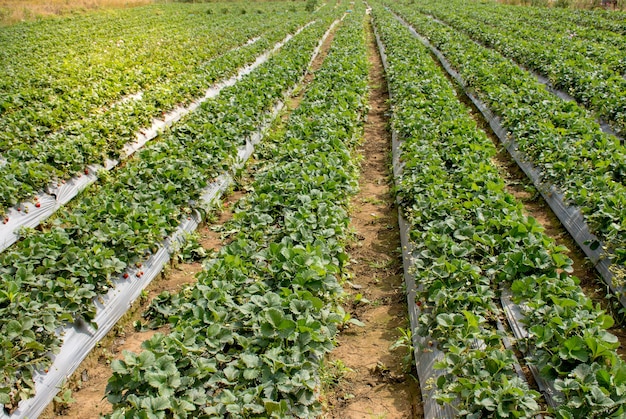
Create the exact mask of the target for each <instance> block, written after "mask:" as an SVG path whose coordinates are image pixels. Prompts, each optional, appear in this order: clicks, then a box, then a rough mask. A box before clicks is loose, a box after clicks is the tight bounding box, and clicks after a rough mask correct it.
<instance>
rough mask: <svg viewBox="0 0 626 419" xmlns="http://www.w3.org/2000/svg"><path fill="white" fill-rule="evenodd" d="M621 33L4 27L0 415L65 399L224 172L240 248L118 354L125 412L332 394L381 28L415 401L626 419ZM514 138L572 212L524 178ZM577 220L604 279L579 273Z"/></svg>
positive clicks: (411, 14)
mask: <svg viewBox="0 0 626 419" xmlns="http://www.w3.org/2000/svg"><path fill="white" fill-rule="evenodd" d="M312 6H315V7H312ZM625 38H626V17H625V16H624V15H622V14H620V13H618V12H615V13H608V12H606V11H599V12H590V11H571V10H561V9H540V8H533V7H511V6H504V5H498V4H496V3H485V2H477V1H466V2H461V1H457V0H454V1H452V2H445V3H442V2H435V1H431V0H411V1H401V2H390V1H386V0H376V1H373V2H371V3H369V4H366V3H362V2H351V3H346V2H329V3H319V4H316V3H315V2H307V3H305V2H280V1H276V2H274V1H265V2H254V3H248V2H245V3H244V2H241V3H240V2H224V3H206V4H185V3H174V4H171V3H170V4H158V5H157V4H155V5H151V6H144V7H137V8H132V9H125V10H117V11H101V12H97V13H90V14H85V15H76V16H71V17H66V18H59V19H47V20H41V21H37V22H30V23H19V24H15V25H13V26H8V27H3V28H0V66H1V67H2V69H3V71H2V72H0V153H1V155H0V176H1V179H2V181H0V212H1V215H2V217H3V224H2V225H0V277H1V281H2V284H1V286H0V371H1V375H0V402H1V403H2V405H3V406H4V410H3V411H2V412H0V417H7V418H17V417H37V416H39V415H41V414H42V412H43V411H44V409H46V406H47V405H48V404H49V403H50V402H51V401H52V400H53V399H54V400H55V403H61V402H63V403H65V401H63V400H65V399H63V400H62V399H60V398H59V396H57V393H58V392H59V391H60V390H61V389H64V388H66V387H64V386H65V385H66V383H67V380H68V379H69V377H70V376H71V375H72V373H73V372H74V371H78V370H79V368H80V369H82V367H79V365H80V362H81V361H82V360H83V359H84V358H85V357H87V356H88V354H89V352H90V351H91V350H92V349H93V348H94V347H97V346H98V345H99V342H100V340H101V339H103V338H104V336H105V335H106V334H107V332H109V330H111V329H114V328H115V327H118V326H115V324H116V322H118V320H119V319H120V318H123V316H124V314H125V313H126V311H127V310H128V309H129V306H130V305H131V304H132V303H133V301H134V300H136V299H137V298H139V297H140V296H141V295H142V293H145V291H142V290H144V289H145V288H146V287H150V283H151V282H152V281H153V280H154V279H155V278H157V276H159V275H162V276H166V275H167V273H161V272H162V271H163V269H165V271H164V272H167V271H168V269H169V268H168V267H169V266H172V265H171V260H172V259H176V258H178V256H176V255H177V254H179V253H183V252H184V251H185V250H184V249H185V243H189V242H190V241H191V242H193V240H194V239H193V238H191V236H189V233H190V232H193V230H195V229H196V228H197V227H198V225H206V226H211V224H212V223H213V220H214V217H215V214H216V212H217V211H218V209H219V207H220V202H221V201H222V199H223V195H224V194H228V193H229V191H231V190H232V189H233V188H237V189H238V190H239V191H241V195H242V196H241V198H240V199H239V200H238V202H237V203H236V204H235V205H234V209H233V210H232V211H233V217H232V220H230V221H228V222H227V223H226V224H225V225H224V226H222V227H221V231H222V236H221V243H223V244H222V245H220V246H219V247H218V248H216V249H215V251H214V252H208V253H209V255H208V257H207V258H206V259H204V261H203V266H202V269H201V271H200V272H199V273H198V274H197V275H196V276H195V278H194V279H193V282H192V283H190V284H189V285H187V286H185V287H183V288H182V289H180V290H178V291H172V292H164V293H161V294H159V295H158V296H156V297H155V298H154V299H153V300H152V301H151V303H150V304H149V307H148V309H147V310H146V312H145V313H144V317H145V318H144V319H142V320H141V321H139V322H138V324H137V327H138V328H147V327H150V328H154V329H156V328H158V329H159V333H156V334H155V335H154V336H152V337H151V338H149V339H147V340H145V341H144V342H143V344H142V345H141V349H140V351H139V352H127V353H124V354H123V355H122V354H120V355H119V356H118V357H117V358H116V359H112V360H109V361H108V362H109V363H110V368H109V367H107V370H108V378H107V384H106V388H105V389H104V388H103V389H102V392H101V394H100V398H101V399H106V403H108V406H109V408H110V409H109V410H108V413H107V414H106V417H110V418H131V417H141V418H184V417H189V418H191V417H207V418H222V417H233V418H236V417H244V418H248V417H299V418H309V417H322V416H328V415H332V414H333V412H332V409H331V410H329V409H330V407H329V406H328V405H327V404H326V403H325V402H324V400H325V399H326V398H327V397H328V394H327V393H328V392H329V391H330V392H332V391H333V390H332V388H331V389H330V390H329V387H328V381H333V380H330V379H329V378H328V365H327V361H326V360H327V358H328V354H329V353H330V352H332V350H333V348H334V346H335V344H336V343H337V339H338V336H340V335H341V334H342V333H353V334H354V333H356V334H358V329H359V328H368V327H370V325H369V324H368V322H367V321H363V319H359V317H360V312H359V311H358V310H356V309H355V308H354V307H355V306H358V304H357V303H360V304H373V303H372V302H370V301H368V300H367V299H366V298H364V295H366V293H367V289H365V290H363V291H361V288H360V287H361V285H358V286H357V285H354V284H353V283H351V282H350V279H351V278H350V276H351V274H350V267H351V265H354V264H355V263H358V262H357V261H355V260H354V259H353V257H352V256H351V253H350V248H352V247H354V246H355V244H354V242H355V240H358V239H355V236H357V235H356V234H355V233H354V231H353V225H352V221H351V214H352V212H353V211H355V208H354V202H353V201H352V199H353V197H354V196H355V194H357V192H358V191H359V176H360V173H361V172H363V171H364V167H365V166H366V165H367V163H368V162H367V161H362V156H361V149H362V147H363V146H364V145H363V142H364V134H363V132H364V126H367V124H368V123H370V122H368V118H367V117H366V115H367V114H368V110H369V107H370V106H371V103H370V102H371V99H368V97H369V96H368V95H370V94H371V92H372V90H373V89H375V88H378V86H372V82H371V80H372V72H373V71H374V70H373V68H374V64H373V62H372V60H373V58H372V57H371V54H370V55H368V54H367V48H368V45H369V44H368V42H371V44H372V45H375V48H377V49H378V51H376V55H377V58H378V57H380V58H381V59H382V65H383V67H382V68H383V69H384V76H385V79H386V85H387V88H388V91H389V100H388V103H389V106H390V109H389V111H388V112H386V115H388V117H389V121H388V122H389V132H390V135H391V136H392V140H391V141H389V143H390V144H389V147H390V148H391V149H392V150H393V153H392V154H393V158H392V161H390V162H389V165H388V166H389V181H390V182H391V183H393V184H394V195H393V201H392V200H389V202H387V203H385V205H388V206H393V205H395V206H397V210H398V220H399V223H398V226H389V227H388V228H389V229H393V228H397V227H399V231H400V236H401V238H402V239H401V241H400V242H398V243H394V244H393V246H392V247H393V248H396V247H397V248H398V249H400V251H401V255H402V260H403V263H404V270H403V272H402V273H403V275H404V276H403V278H404V281H405V282H406V286H405V288H404V289H403V290H402V291H401V292H402V294H403V296H404V297H406V298H405V301H406V303H407V308H406V317H408V318H409V319H410V326H409V327H408V328H407V330H406V331H404V332H403V333H404V336H405V337H406V340H405V341H402V342H403V343H402V345H400V344H399V343H398V342H396V343H395V344H394V345H390V346H393V347H398V346H403V347H407V348H408V349H409V351H410V356H409V358H411V359H412V362H413V364H414V365H413V371H414V372H415V374H414V375H415V377H416V380H415V381H414V382H413V385H415V386H417V387H419V388H420V389H421V394H422V399H421V403H420V406H421V407H420V409H421V410H420V412H419V413H417V412H407V413H406V414H407V417H419V418H422V417H423V418H427V419H430V418H441V417H445V418H448V417H449V418H453V417H463V418H535V417H543V418H560V419H571V418H623V417H625V416H626V407H625V404H626V364H625V362H624V359H623V357H622V356H623V348H622V347H621V340H620V339H621V336H624V329H623V322H624V317H623V310H624V309H623V307H621V305H620V302H622V303H624V302H626V294H625V289H624V287H625V284H626V282H625V280H626V279H625V275H626V269H625V263H626V234H625V232H626V190H625V189H624V177H625V176H626V149H625V148H624V144H623V135H624V132H625V130H626V110H625V109H626V82H625V72H626V53H625V52H624V48H623V45H624V41H625V40H626V39H625ZM378 54H379V55H378ZM314 62H316V64H315V66H314V67H313V63H314ZM286 104H287V105H286ZM501 150H504V151H503V152H502V153H500V151H501ZM503 153H504V154H506V155H507V156H508V157H507V158H508V159H509V160H511V161H513V162H515V163H516V164H518V165H519V167H520V168H521V171H522V173H523V174H525V176H526V175H527V176H528V179H527V182H528V185H529V186H528V188H534V190H535V192H536V194H537V197H538V198H537V199H538V200H545V203H544V207H545V208H546V209H545V211H546V212H550V209H549V208H551V209H552V211H554V213H555V214H556V217H558V218H557V220H559V221H557V223H559V222H560V223H562V225H560V226H559V228H560V229H561V230H562V231H563V233H559V234H554V233H553V232H552V231H551V230H549V229H546V228H545V226H543V225H542V224H541V220H538V219H535V218H534V217H532V216H529V214H528V213H529V211H528V209H527V208H526V207H525V204H524V203H523V202H522V201H521V200H519V199H518V198H517V197H516V196H515V195H514V194H512V193H511V187H510V184H509V183H508V181H507V174H506V173H504V172H503V171H504V170H506V169H503V167H502V164H499V163H498V161H499V160H498V159H501V158H502V157H501V154H503ZM383 158H384V157H383ZM372 216H373V217H374V218H375V217H376V215H375V214H372ZM568 234H569V235H571V236H572V239H571V240H570V241H569V242H568V243H572V245H573V246H575V247H576V249H571V250H574V251H576V252H580V254H581V255H586V256H587V258H588V262H587V263H588V264H589V266H591V267H593V268H595V269H596V270H597V272H596V274H595V275H596V276H597V278H595V279H592V280H591V281H593V280H596V282H595V283H594V284H595V285H594V286H593V287H595V288H599V289H601V290H602V292H600V293H598V292H590V290H591V288H592V287H591V286H589V285H586V284H587V282H588V281H587V280H585V281H582V282H584V284H583V283H582V282H581V279H580V278H577V277H576V276H575V275H574V269H575V268H576V269H578V270H577V272H578V271H580V267H578V266H574V265H575V263H577V262H575V261H573V260H572V259H570V255H571V254H570V250H568V248H567V247H566V246H564V244H563V243H564V242H563V237H564V236H566V235H568ZM192 245H193V243H192ZM570 247H571V246H570ZM390 253H392V251H390ZM390 257H392V258H393V257H400V252H399V253H398V255H397V256H394V255H393V254H390ZM581 257H582V256H581ZM592 276H593V275H592ZM350 287H352V288H355V289H359V294H357V295H358V296H357V297H356V298H357V300H356V303H353V304H352V305H349V304H347V302H346V301H347V299H348V298H349V297H347V296H348V294H347V292H346V289H349V288H350ZM404 297H403V298H404ZM119 321H120V322H121V323H119V324H122V323H123V321H124V320H119ZM373 362H374V364H376V361H373ZM335 365H336V364H335ZM376 368H377V369H378V370H377V371H379V372H380V370H381V368H382V367H381V366H380V362H379V363H378V364H376ZM358 373H359V372H357V374H358ZM83 374H84V373H83ZM337 380H338V379H337ZM337 380H336V381H337ZM335 384H336V383H335ZM63 394H69V393H67V391H65V390H64V392H63ZM55 396H56V397H55ZM352 397H354V395H352ZM67 398H69V397H66V399H67ZM59 400H61V402H60V401H59ZM344 403H347V401H346V400H344ZM342 414H343V413H342ZM328 417H335V416H328ZM353 417H363V416H358V414H357V416H353Z"/></svg>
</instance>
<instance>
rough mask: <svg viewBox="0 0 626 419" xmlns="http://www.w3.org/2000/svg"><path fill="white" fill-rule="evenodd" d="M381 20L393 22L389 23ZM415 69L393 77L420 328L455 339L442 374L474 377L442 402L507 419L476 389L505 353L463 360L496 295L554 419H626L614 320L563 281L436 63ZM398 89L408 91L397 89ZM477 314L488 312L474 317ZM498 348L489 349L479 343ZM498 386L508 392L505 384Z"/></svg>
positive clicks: (544, 240)
mask: <svg viewBox="0 0 626 419" xmlns="http://www.w3.org/2000/svg"><path fill="white" fill-rule="evenodd" d="M381 18H382V19H384V20H385V21H387V22H388V21H390V20H391V19H392V18H391V17H390V15H389V14H388V13H384V14H383V16H381ZM394 25H395V26H393V28H394V30H395V31H396V32H402V31H403V33H404V39H402V40H400V41H398V44H399V45H400V46H402V48H404V50H403V55H402V56H401V57H402V59H403V60H407V59H406V57H408V56H411V55H413V56H414V57H417V56H418V55H420V56H421V57H422V59H423V60H426V61H428V59H429V58H428V55H429V54H428V52H427V50H426V49H425V48H424V47H423V46H422V45H421V43H420V42H417V44H418V45H416V40H415V39H413V40H411V39H408V38H410V36H409V35H408V34H409V32H408V30H407V29H406V28H403V27H398V25H397V24H395V23H394ZM418 52H421V54H418ZM418 65H419V64H418V63H414V62H412V61H410V62H409V63H408V64H407V62H406V61H402V60H401V61H400V64H399V68H398V69H397V70H396V71H395V72H393V73H392V76H391V78H390V85H391V89H392V92H393V93H394V97H395V96H397V97H398V99H394V102H398V105H396V104H395V103H394V124H393V126H394V129H396V130H397V132H398V134H399V136H400V137H401V138H402V139H403V140H405V145H404V146H403V150H402V158H403V163H404V166H403V175H402V178H401V180H400V183H399V188H398V193H399V196H400V200H401V202H403V203H404V205H403V207H404V208H405V212H406V217H407V219H408V220H409V222H410V224H411V225H412V231H411V234H412V236H411V238H412V242H413V245H414V248H415V251H414V252H415V258H416V270H415V275H416V276H417V281H418V282H420V283H422V284H423V285H424V291H423V292H422V293H420V294H419V296H418V301H417V304H418V305H420V306H421V307H422V309H423V310H424V312H425V314H424V315H423V316H422V317H421V320H422V325H421V327H422V328H423V331H428V332H430V333H432V334H433V335H434V337H435V338H441V336H446V335H445V334H452V335H453V336H455V337H456V340H449V338H448V337H447V336H446V338H445V339H446V340H445V342H446V343H444V344H443V347H444V348H446V349H447V351H448V353H447V354H446V359H445V361H444V362H443V363H441V365H440V366H442V367H446V368H448V369H450V370H451V371H453V372H454V373H459V372H461V373H465V374H469V375H470V376H471V378H470V379H463V380H458V381H457V382H454V381H453V382H452V383H449V382H448V381H447V380H445V379H442V380H441V382H440V383H438V384H439V385H440V386H442V387H443V390H444V396H443V397H442V398H443V400H446V401H448V400H453V397H452V395H449V394H446V392H451V391H452V390H453V391H454V392H453V395H454V394H456V396H458V398H459V400H460V401H461V402H463V401H467V400H469V398H470V397H476V396H478V395H480V396H483V398H480V397H477V399H476V403H478V405H477V406H474V409H476V410H478V411H480V410H481V409H484V410H483V412H484V411H485V410H491V411H492V412H493V413H491V415H493V416H494V417H511V416H510V415H511V413H510V412H507V411H506V410H504V411H498V410H497V409H506V408H508V407H511V400H510V399H509V398H511V399H515V396H514V393H508V392H502V393H498V392H495V391H494V393H495V394H493V395H491V397H487V396H485V395H484V394H485V393H484V392H485V390H483V387H482V386H483V381H482V380H484V381H486V382H489V381H490V380H491V379H492V377H493V376H494V371H495V372H501V371H502V370H501V369H502V368H503V367H504V366H505V365H506V364H505V363H504V360H506V359H507V358H506V354H507V352H506V351H496V352H492V353H490V355H489V357H490V358H489V361H488V363H487V364H486V365H485V366H480V364H478V363H477V360H476V359H475V357H473V356H471V355H468V354H472V353H474V352H477V353H479V354H480V353H481V352H480V351H476V350H475V349H469V348H471V347H472V344H471V341H470V340H471V339H474V338H475V333H476V330H485V329H486V328H487V327H488V325H489V324H493V322H494V320H495V319H494V317H492V316H493V312H495V310H494V309H495V297H496V296H497V295H498V294H499V290H500V289H501V288H502V287H507V288H508V287H510V289H511V291H512V293H513V296H514V297H513V298H514V300H515V301H516V302H517V303H518V304H520V305H521V309H522V311H523V313H524V315H525V319H524V322H525V324H526V326H527V327H528V330H529V335H528V337H527V339H526V341H525V342H523V343H524V349H525V354H526V357H525V359H526V362H527V363H529V364H531V365H534V366H536V368H537V371H538V372H539V374H540V376H541V377H542V378H545V379H547V380H554V386H555V388H556V389H557V390H559V391H560V392H561V395H556V396H554V398H555V399H556V401H557V403H559V404H560V406H559V407H557V408H556V409H555V410H554V412H552V413H553V414H554V415H555V416H556V417H559V418H579V417H602V418H609V417H612V418H618V417H623V415H624V414H625V413H626V408H625V404H626V392H625V390H626V364H625V363H624V362H623V361H622V360H621V358H620V357H619V356H618V354H617V352H616V350H617V348H618V347H619V343H618V340H617V338H616V337H615V336H614V335H612V334H610V333H609V332H608V331H607V329H608V328H610V327H611V326H612V325H613V320H612V318H611V317H610V316H608V315H607V314H605V313H604V312H603V311H602V310H601V309H600V308H599V307H598V306H594V305H593V303H592V301H591V300H590V299H589V298H587V297H586V296H585V295H584V294H583V292H582V290H581V288H580V287H579V285H578V279H577V278H575V277H573V276H571V275H569V274H568V273H567V272H570V271H571V260H570V259H569V258H568V257H567V255H566V253H565V251H566V249H565V248H564V247H561V246H557V245H556V244H555V243H554V241H553V240H552V239H550V238H549V237H547V236H546V235H545V233H544V232H543V228H542V227H541V226H540V225H539V224H538V223H537V221H536V220H534V219H533V218H531V217H527V216H525V215H524V212H523V207H522V206H521V204H520V203H519V202H517V201H516V200H515V199H514V197H512V196H511V195H510V194H508V193H507V192H506V191H505V185H504V182H503V180H502V179H501V178H500V176H499V173H498V170H497V168H496V167H495V166H494V165H493V164H492V163H491V162H490V159H491V158H493V157H494V156H495V154H496V150H495V147H494V146H493V144H492V143H491V141H490V140H489V139H488V138H487V136H486V135H485V134H484V133H483V132H482V131H480V130H478V128H477V127H476V123H475V122H474V121H472V120H471V118H470V117H469V115H468V110H467V109H463V108H462V107H461V106H460V105H459V103H458V99H456V98H454V96H455V93H454V91H453V89H452V87H451V86H450V84H449V83H447V82H445V83H444V82H443V81H442V82H441V83H440V84H435V83H434V82H433V80H436V79H437V76H438V78H439V79H440V80H445V79H444V77H443V76H442V75H441V72H440V71H439V70H438V71H435V70H434V64H433V63H432V62H431V63H429V65H430V67H431V70H430V71H429V72H426V70H425V69H424V68H423V67H424V66H425V65H424V64H422V65H420V67H419V70H413V71H411V67H413V68H416V67H417V66H418ZM434 73H438V74H434ZM406 74H412V75H413V77H412V78H411V77H409V76H407V75H406ZM425 74H426V76H424V75H425ZM396 78H397V79H398V80H399V81H401V82H404V83H403V84H400V85H399V86H397V87H394V80H396ZM432 98H436V100H432ZM476 306H478V307H481V308H483V310H482V311H479V314H478V315H471V314H473V313H472V310H475V307H476ZM488 309H490V310H491V311H492V312H489V310H488ZM470 313H471V314H470ZM462 338H465V339H466V340H465V341H463V340H462ZM499 339H500V338H499V336H494V337H492V338H490V339H486V344H489V343H492V344H493V343H498V342H499ZM495 376H496V377H497V375H495ZM464 378H465V377H464ZM503 381H504V380H503ZM503 384H505V385H504V386H503V388H504V390H508V389H509V388H510V385H511V381H504V382H503ZM487 388H488V389H492V390H493V389H495V388H496V387H495V386H494V385H493V384H492V385H490V386H488V387H487ZM477 390H479V391H480V392H478V391H477ZM517 391H519V390H517ZM486 394H487V395H489V393H486ZM530 394H532V392H531V393H530ZM446 396H447V397H446ZM503 396H508V398H507V397H503ZM518 397H519V396H518ZM527 397H528V393H527ZM529 406H532V407H533V408H535V407H536V406H533V405H529ZM531 412H532V409H529V410H527V411H526V412H525V413H524V415H529V414H530V413H531ZM505 413H506V414H505ZM507 415H509V416H507ZM477 417H478V416H477ZM513 417H515V416H513Z"/></svg>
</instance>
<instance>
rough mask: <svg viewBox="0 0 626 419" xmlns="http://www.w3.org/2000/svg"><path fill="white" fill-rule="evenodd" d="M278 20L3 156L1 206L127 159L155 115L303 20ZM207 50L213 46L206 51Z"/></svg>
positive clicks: (196, 92)
mask: <svg viewBox="0 0 626 419" xmlns="http://www.w3.org/2000/svg"><path fill="white" fill-rule="evenodd" d="M278 20H279V17H276V18H274V19H269V22H270V24H273V25H274V26H275V27H274V28H272V29H270V30H269V31H267V32H266V33H265V34H263V36H262V37H260V38H258V39H257V40H256V42H255V43H253V44H252V45H246V46H244V47H241V48H237V49H231V50H230V51H226V52H225V53H224V54H221V55H217V56H214V57H213V59H211V60H209V61H208V62H206V63H205V64H202V65H200V66H198V65H191V64H190V63H187V64H185V71H180V72H179V71H177V72H175V73H173V75H170V76H169V77H168V78H167V79H166V80H161V81H160V82H158V83H155V84H154V85H153V86H150V87H148V88H147V89H146V90H145V91H144V92H143V96H142V98H141V99H140V100H131V101H127V102H126V103H123V104H120V105H118V106H114V107H112V108H110V109H108V110H107V111H106V112H96V113H92V114H88V115H85V116H84V117H83V118H82V119H79V120H76V121H74V122H73V123H72V124H70V125H71V127H66V128H65V129H63V130H59V131H56V132H54V133H53V134H51V135H49V136H47V137H46V138H45V140H42V141H39V142H37V143H35V144H30V145H29V144H27V143H26V142H25V143H23V144H21V145H19V146H16V147H12V149H11V150H10V151H8V152H6V153H5V154H4V158H5V161H4V164H3V165H2V166H1V167H0V179H3V182H2V183H1V186H0V208H1V209H3V210H5V209H6V208H7V207H9V206H12V205H16V204H18V203H19V202H21V201H23V200H24V199H26V198H28V197H29V196H32V195H33V194H34V193H37V192H39V191H40V190H41V189H43V188H44V187H45V186H48V185H49V184H50V182H52V181H53V180H55V179H56V181H57V182H60V181H61V180H66V179H68V178H69V177H70V176H71V175H73V174H75V173H77V172H82V171H83V170H84V168H85V167H86V166H87V165H88V164H103V163H104V161H105V160H106V159H107V158H118V157H123V155H124V152H123V147H124V145H125V144H126V143H128V142H130V141H132V140H134V139H135V135H136V134H135V133H136V132H137V131H138V130H140V129H141V128H142V127H146V126H148V125H150V121H151V119H152V118H154V117H157V116H159V115H161V114H162V113H163V112H164V111H169V110H171V109H172V108H173V107H175V106H176V105H178V104H179V103H181V102H185V101H189V100H190V99H192V98H195V97H198V96H200V95H202V93H204V91H205V90H206V89H207V88H208V87H209V86H210V85H211V84H213V83H214V82H216V81H217V80H219V79H220V78H223V77H228V76H230V75H232V74H234V72H236V71H237V69H238V68H239V67H241V66H243V65H245V64H246V63H249V62H251V61H253V60H254V58H255V57H256V56H258V55H259V54H260V53H261V51H263V50H265V49H267V48H268V46H270V45H272V44H274V43H275V42H277V41H278V40H279V39H281V38H282V37H283V36H284V35H285V33H287V32H289V31H293V30H295V28H297V27H298V26H300V21H301V20H303V19H302V17H300V19H294V20H293V21H288V22H281V24H277V22H278ZM242 33H243V35H237V36H234V35H233V39H234V40H236V43H239V44H241V43H242V42H244V41H245V40H247V39H248V38H247V36H248V34H247V33H248V32H242ZM218 39H219V38H218ZM236 43H235V45H236ZM223 44H224V48H225V49H226V48H228V47H230V46H232V45H231V44H232V42H223ZM209 45H211V44H209ZM195 49H197V50H199V49H198V48H195ZM208 49H211V48H206V49H205V50H204V51H205V52H206V51H207V50H208ZM213 49H215V48H213ZM172 58H173V59H174V60H175V59H176V56H175V55H174V56H173V57H170V58H165V57H161V59H162V61H163V62H165V61H167V60H169V59H172ZM181 61H183V63H184V62H185V61H184V60H181ZM187 61H188V60H187ZM2 212H4V211H2Z"/></svg>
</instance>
